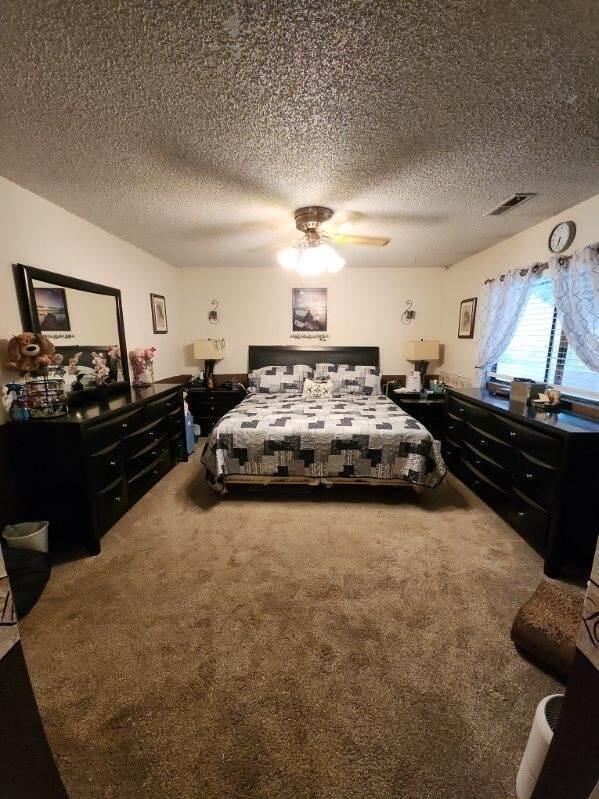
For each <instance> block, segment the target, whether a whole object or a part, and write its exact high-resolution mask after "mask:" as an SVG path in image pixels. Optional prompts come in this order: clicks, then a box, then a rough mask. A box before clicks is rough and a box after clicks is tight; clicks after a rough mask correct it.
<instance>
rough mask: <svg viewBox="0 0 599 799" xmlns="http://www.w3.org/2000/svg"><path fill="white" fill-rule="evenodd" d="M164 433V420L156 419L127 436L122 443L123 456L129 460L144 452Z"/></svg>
mask: <svg viewBox="0 0 599 799" xmlns="http://www.w3.org/2000/svg"><path fill="white" fill-rule="evenodd" d="M165 432H166V420H165V419H162V418H161V419H158V420H157V421H155V422H152V423H151V424H149V425H146V426H145V427H142V428H141V430H138V431H137V432H135V433H133V434H132V435H130V436H127V437H126V438H125V439H124V441H123V443H124V445H125V456H126V457H127V458H131V457H133V456H135V455H137V454H138V453H139V452H141V451H142V450H144V449H145V448H146V447H148V446H150V444H154V443H156V442H157V441H158V440H159V439H160V438H162V436H163V435H164V433H165Z"/></svg>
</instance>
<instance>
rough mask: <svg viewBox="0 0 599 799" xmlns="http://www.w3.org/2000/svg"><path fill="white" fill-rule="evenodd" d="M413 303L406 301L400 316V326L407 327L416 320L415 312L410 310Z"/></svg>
mask: <svg viewBox="0 0 599 799" xmlns="http://www.w3.org/2000/svg"><path fill="white" fill-rule="evenodd" d="M413 304H414V303H413V302H412V300H406V305H407V306H408V307H407V308H406V310H405V311H404V312H403V313H402V315H401V323H402V325H409V324H410V322H412V320H413V319H415V318H416V311H414V310H412V305H413Z"/></svg>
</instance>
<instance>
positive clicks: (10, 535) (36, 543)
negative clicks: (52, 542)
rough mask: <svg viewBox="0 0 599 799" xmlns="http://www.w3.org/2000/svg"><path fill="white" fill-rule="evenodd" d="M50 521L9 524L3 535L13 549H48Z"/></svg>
mask: <svg viewBox="0 0 599 799" xmlns="http://www.w3.org/2000/svg"><path fill="white" fill-rule="evenodd" d="M48 524H49V523H48V522H20V523H19V524H7V525H6V527H5V528H4V532H3V533H2V535H3V536H4V540H5V541H6V543H7V544H8V546H9V547H10V548H11V549H33V550H35V551H36V552H47V551H48Z"/></svg>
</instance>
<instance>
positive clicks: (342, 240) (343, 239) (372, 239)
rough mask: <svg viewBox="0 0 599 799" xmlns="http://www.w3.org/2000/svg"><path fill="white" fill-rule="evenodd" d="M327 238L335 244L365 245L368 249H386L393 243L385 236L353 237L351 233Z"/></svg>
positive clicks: (332, 234)
mask: <svg viewBox="0 0 599 799" xmlns="http://www.w3.org/2000/svg"><path fill="white" fill-rule="evenodd" d="M327 238H328V239H329V241H331V242H332V243H333V244H364V245H366V246H367V247H386V246H387V244H389V242H390V241H391V239H388V238H385V237H383V236H352V235H350V234H349V233H330V234H328V236H327Z"/></svg>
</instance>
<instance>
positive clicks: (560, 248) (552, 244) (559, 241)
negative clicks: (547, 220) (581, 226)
mask: <svg viewBox="0 0 599 799" xmlns="http://www.w3.org/2000/svg"><path fill="white" fill-rule="evenodd" d="M575 236H576V225H575V224H574V222H560V223H559V224H558V225H556V226H555V227H554V228H553V230H552V231H551V233H550V234H549V249H550V250H551V252H556V253H557V252H564V250H567V249H568V247H569V246H570V245H571V244H572V242H573V241H574V237H575Z"/></svg>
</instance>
